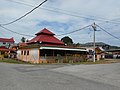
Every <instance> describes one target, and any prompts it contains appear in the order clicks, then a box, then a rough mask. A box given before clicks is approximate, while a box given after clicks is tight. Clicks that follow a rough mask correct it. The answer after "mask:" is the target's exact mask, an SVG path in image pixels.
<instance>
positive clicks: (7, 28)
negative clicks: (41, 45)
mask: <svg viewBox="0 0 120 90" xmlns="http://www.w3.org/2000/svg"><path fill="white" fill-rule="evenodd" d="M0 27H1V28H3V29H5V30H7V31H9V32H12V33H15V34H18V35H22V36H28V37H34V36H32V35H27V34H22V33H19V32H15V31H13V30H10V29H8V28H6V27H4V26H2V25H0Z"/></svg>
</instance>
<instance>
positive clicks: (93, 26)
mask: <svg viewBox="0 0 120 90" xmlns="http://www.w3.org/2000/svg"><path fill="white" fill-rule="evenodd" d="M92 28H93V30H94V36H93V50H94V52H93V62H95V31H96V24H95V23H93V25H92Z"/></svg>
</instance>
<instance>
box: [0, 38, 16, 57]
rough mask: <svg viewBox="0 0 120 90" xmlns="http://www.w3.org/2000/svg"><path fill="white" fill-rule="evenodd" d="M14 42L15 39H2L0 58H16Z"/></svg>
mask: <svg viewBox="0 0 120 90" xmlns="http://www.w3.org/2000/svg"><path fill="white" fill-rule="evenodd" d="M14 42H15V41H14V39H13V38H0V58H8V57H12V58H14V57H15V55H16V50H15V49H13V46H14Z"/></svg>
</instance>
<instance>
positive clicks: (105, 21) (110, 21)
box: [7, 0, 120, 24]
mask: <svg viewBox="0 0 120 90" xmlns="http://www.w3.org/2000/svg"><path fill="white" fill-rule="evenodd" d="M7 1H11V0H7ZM11 2H14V3H18V4H23V5H26V6H30V7H34V5H31V4H27V3H23V2H18V1H11ZM49 8H51V7H49ZM39 9H43V10H47V11H50V12H56V13H61V14H65V15H69V16H74V17H78V18H84V19H89V20H94V21H101V22H102V23H113V24H120V22H115V21H113V20H114V19H112V20H105V19H103V18H101V19H95V18H90V17H86V16H82V15H76V14H70V13H66V12H70V11H67V10H63V9H59V8H53V9H58V10H62V11H56V10H51V9H47V8H39ZM63 11H65V12H63Z"/></svg>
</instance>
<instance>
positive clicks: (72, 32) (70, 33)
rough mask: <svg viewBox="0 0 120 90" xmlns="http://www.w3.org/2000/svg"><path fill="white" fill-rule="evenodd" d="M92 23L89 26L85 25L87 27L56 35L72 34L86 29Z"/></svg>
mask: <svg viewBox="0 0 120 90" xmlns="http://www.w3.org/2000/svg"><path fill="white" fill-rule="evenodd" d="M90 26H91V25H87V26H85V27H83V28H80V29H78V30H74V31H71V32H68V33H64V34H60V35H56V36H63V35H67V34H72V33H74V32H78V31H80V30H83V29H85V28H88V27H90Z"/></svg>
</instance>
